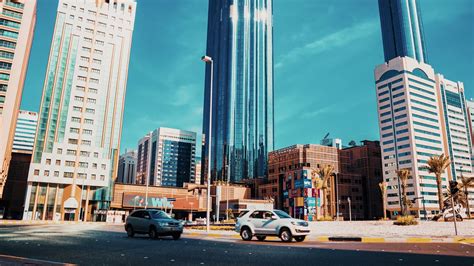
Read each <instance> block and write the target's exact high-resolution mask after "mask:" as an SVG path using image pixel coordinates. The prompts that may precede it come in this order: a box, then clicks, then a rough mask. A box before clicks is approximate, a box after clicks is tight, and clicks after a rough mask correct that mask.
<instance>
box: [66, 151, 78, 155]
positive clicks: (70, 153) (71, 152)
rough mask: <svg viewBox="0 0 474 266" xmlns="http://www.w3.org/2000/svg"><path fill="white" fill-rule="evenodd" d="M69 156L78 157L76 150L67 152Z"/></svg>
mask: <svg viewBox="0 0 474 266" xmlns="http://www.w3.org/2000/svg"><path fill="white" fill-rule="evenodd" d="M67 155H76V150H67Z"/></svg>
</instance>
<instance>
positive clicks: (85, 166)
mask: <svg viewBox="0 0 474 266" xmlns="http://www.w3.org/2000/svg"><path fill="white" fill-rule="evenodd" d="M79 167H81V168H87V167H89V163H87V162H79Z"/></svg>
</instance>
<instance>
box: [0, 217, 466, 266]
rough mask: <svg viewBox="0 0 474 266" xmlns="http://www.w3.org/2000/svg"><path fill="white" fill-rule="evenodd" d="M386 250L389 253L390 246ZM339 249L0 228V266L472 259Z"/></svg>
mask: <svg viewBox="0 0 474 266" xmlns="http://www.w3.org/2000/svg"><path fill="white" fill-rule="evenodd" d="M361 244H362V243H361ZM333 245H334V244H333ZM351 245H354V246H353V247H351ZM384 245H386V246H387V250H388V248H389V245H390V244H386V243H385V244H384ZM402 245H407V244H402ZM418 245H419V246H423V245H422V244H418ZM441 245H444V244H441ZM451 245H459V244H451ZM342 247H343V249H337V248H331V246H326V247H322V246H316V245H315V246H313V247H312V246H311V243H306V244H302V245H297V244H296V243H290V244H283V243H280V242H266V243H259V242H257V241H253V242H251V243H248V242H243V241H240V240H237V239H235V240H233V241H212V240H204V239H199V238H196V237H183V238H182V239H181V240H177V241H174V240H172V239H171V238H163V239H160V240H151V239H149V238H147V237H146V236H142V237H140V236H139V237H135V238H127V236H126V234H125V233H124V232H122V231H121V230H120V227H114V228H113V229H110V228H107V227H105V226H91V225H87V226H86V225H31V226H6V227H0V265H2V256H1V255H9V256H17V257H24V258H31V259H39V260H44V261H50V262H61V263H73V264H81V265H158V264H159V265H292V266H293V265H382V264H383V265H470V266H472V265H474V257H472V256H471V257H470V256H469V255H467V256H446V255H425V254H413V253H397V252H387V251H381V250H380V251H363V249H360V248H357V247H363V246H357V245H356V243H348V244H346V246H342ZM344 247H346V249H348V250H344ZM426 247H429V246H426ZM472 248H473V247H472V246H471V245H464V246H463V247H462V249H465V250H471V251H472V250H473V249H472ZM351 249H352V250H351ZM458 249H459V247H458ZM394 250H396V249H394ZM394 250H392V251H394ZM433 252H434V251H433ZM472 253H474V251H472ZM473 255H474V254H473ZM5 258H7V259H5ZM8 258H9V257H4V258H3V264H5V262H8V261H10V262H12V261H15V258H13V259H12V258H10V259H8Z"/></svg>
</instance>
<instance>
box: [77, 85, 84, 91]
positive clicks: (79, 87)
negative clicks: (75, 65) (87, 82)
mask: <svg viewBox="0 0 474 266" xmlns="http://www.w3.org/2000/svg"><path fill="white" fill-rule="evenodd" d="M76 89H77V90H78V91H86V88H85V87H83V86H77V87H76Z"/></svg>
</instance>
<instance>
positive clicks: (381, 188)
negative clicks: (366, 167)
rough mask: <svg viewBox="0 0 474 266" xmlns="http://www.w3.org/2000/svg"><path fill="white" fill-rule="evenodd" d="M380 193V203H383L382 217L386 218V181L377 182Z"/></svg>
mask: <svg viewBox="0 0 474 266" xmlns="http://www.w3.org/2000/svg"><path fill="white" fill-rule="evenodd" d="M379 187H380V193H382V204H383V219H384V220H386V219H387V206H386V205H385V203H386V201H387V182H385V181H383V182H381V183H379Z"/></svg>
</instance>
